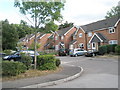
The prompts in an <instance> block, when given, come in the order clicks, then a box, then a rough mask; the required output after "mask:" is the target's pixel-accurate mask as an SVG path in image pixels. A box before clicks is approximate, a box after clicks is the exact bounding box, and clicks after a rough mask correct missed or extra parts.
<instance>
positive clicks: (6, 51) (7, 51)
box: [3, 50, 12, 55]
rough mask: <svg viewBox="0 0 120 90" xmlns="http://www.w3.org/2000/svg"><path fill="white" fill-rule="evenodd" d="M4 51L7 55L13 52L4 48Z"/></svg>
mask: <svg viewBox="0 0 120 90" xmlns="http://www.w3.org/2000/svg"><path fill="white" fill-rule="evenodd" d="M3 53H5V54H6V55H10V54H12V52H11V50H4V51H3Z"/></svg>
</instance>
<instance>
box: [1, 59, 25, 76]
mask: <svg viewBox="0 0 120 90" xmlns="http://www.w3.org/2000/svg"><path fill="white" fill-rule="evenodd" d="M26 69H27V67H26V66H25V65H24V64H23V63H21V62H12V61H3V62H2V75H3V76H16V75H18V74H20V73H24V72H25V71H26Z"/></svg>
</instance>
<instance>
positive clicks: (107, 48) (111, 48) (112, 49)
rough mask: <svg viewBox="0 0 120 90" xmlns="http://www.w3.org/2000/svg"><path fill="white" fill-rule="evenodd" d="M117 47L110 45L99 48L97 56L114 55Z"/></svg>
mask: <svg viewBox="0 0 120 90" xmlns="http://www.w3.org/2000/svg"><path fill="white" fill-rule="evenodd" d="M116 46H117V44H112V45H103V46H100V47H99V49H98V50H99V54H102V55H103V54H105V53H108V54H109V53H111V52H113V53H115V47H116Z"/></svg>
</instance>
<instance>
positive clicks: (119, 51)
mask: <svg viewBox="0 0 120 90" xmlns="http://www.w3.org/2000/svg"><path fill="white" fill-rule="evenodd" d="M115 52H116V53H117V54H118V55H120V45H117V46H116V47H115Z"/></svg>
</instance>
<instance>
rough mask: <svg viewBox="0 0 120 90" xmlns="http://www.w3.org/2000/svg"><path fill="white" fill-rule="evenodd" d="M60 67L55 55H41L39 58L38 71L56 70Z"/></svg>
mask: <svg viewBox="0 0 120 90" xmlns="http://www.w3.org/2000/svg"><path fill="white" fill-rule="evenodd" d="M59 65H60V61H58V59H56V58H55V56H53V55H39V56H38V57H37V69H39V70H54V69H56V67H57V66H59Z"/></svg>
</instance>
